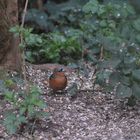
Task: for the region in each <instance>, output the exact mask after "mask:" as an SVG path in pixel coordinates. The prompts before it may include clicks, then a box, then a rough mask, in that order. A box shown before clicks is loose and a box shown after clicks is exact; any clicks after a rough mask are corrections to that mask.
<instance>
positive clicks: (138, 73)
mask: <svg viewBox="0 0 140 140" xmlns="http://www.w3.org/2000/svg"><path fill="white" fill-rule="evenodd" d="M132 77H133V79H134V80H136V81H138V82H140V69H137V70H133V71H132Z"/></svg>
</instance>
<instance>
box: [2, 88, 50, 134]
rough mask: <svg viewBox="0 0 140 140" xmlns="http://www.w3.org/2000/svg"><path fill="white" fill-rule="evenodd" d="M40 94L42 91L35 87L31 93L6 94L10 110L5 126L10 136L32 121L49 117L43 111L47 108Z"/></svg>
mask: <svg viewBox="0 0 140 140" xmlns="http://www.w3.org/2000/svg"><path fill="white" fill-rule="evenodd" d="M40 93H41V91H40V90H39V89H38V88H37V87H35V86H33V87H31V88H30V90H29V93H24V92H21V93H15V92H6V93H5V94H4V96H5V101H6V102H8V103H9V104H10V108H8V110H6V111H5V115H4V122H3V124H4V126H5V127H6V129H7V131H8V132H9V133H10V134H14V133H16V132H17V131H20V129H21V127H22V126H23V125H25V126H28V125H29V124H30V121H31V120H38V119H42V118H43V117H46V115H48V113H46V112H44V111H43V110H44V109H46V108H47V106H46V103H45V102H44V101H43V100H42V99H41V98H40ZM32 126H33V124H32Z"/></svg>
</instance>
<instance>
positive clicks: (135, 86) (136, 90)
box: [132, 83, 140, 99]
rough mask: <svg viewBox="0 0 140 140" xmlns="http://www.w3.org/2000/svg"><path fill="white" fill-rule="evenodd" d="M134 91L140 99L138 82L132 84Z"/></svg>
mask: <svg viewBox="0 0 140 140" xmlns="http://www.w3.org/2000/svg"><path fill="white" fill-rule="evenodd" d="M132 91H133V95H134V96H135V97H136V98H137V99H140V86H139V84H137V83H134V84H133V86H132Z"/></svg>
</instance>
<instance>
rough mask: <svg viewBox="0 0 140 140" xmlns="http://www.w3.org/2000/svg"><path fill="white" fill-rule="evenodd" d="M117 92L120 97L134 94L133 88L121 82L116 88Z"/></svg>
mask: <svg viewBox="0 0 140 140" xmlns="http://www.w3.org/2000/svg"><path fill="white" fill-rule="evenodd" d="M116 94H117V97H119V98H126V97H130V96H131V95H132V89H131V88H129V87H128V86H125V85H122V84H119V85H118V87H117V89H116Z"/></svg>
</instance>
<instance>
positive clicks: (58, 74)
mask: <svg viewBox="0 0 140 140" xmlns="http://www.w3.org/2000/svg"><path fill="white" fill-rule="evenodd" d="M66 86H67V77H66V75H65V71H64V69H63V68H55V69H54V70H53V73H52V75H51V76H50V77H49V87H50V88H51V89H52V90H53V92H57V91H59V90H64V89H65V88H66Z"/></svg>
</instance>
